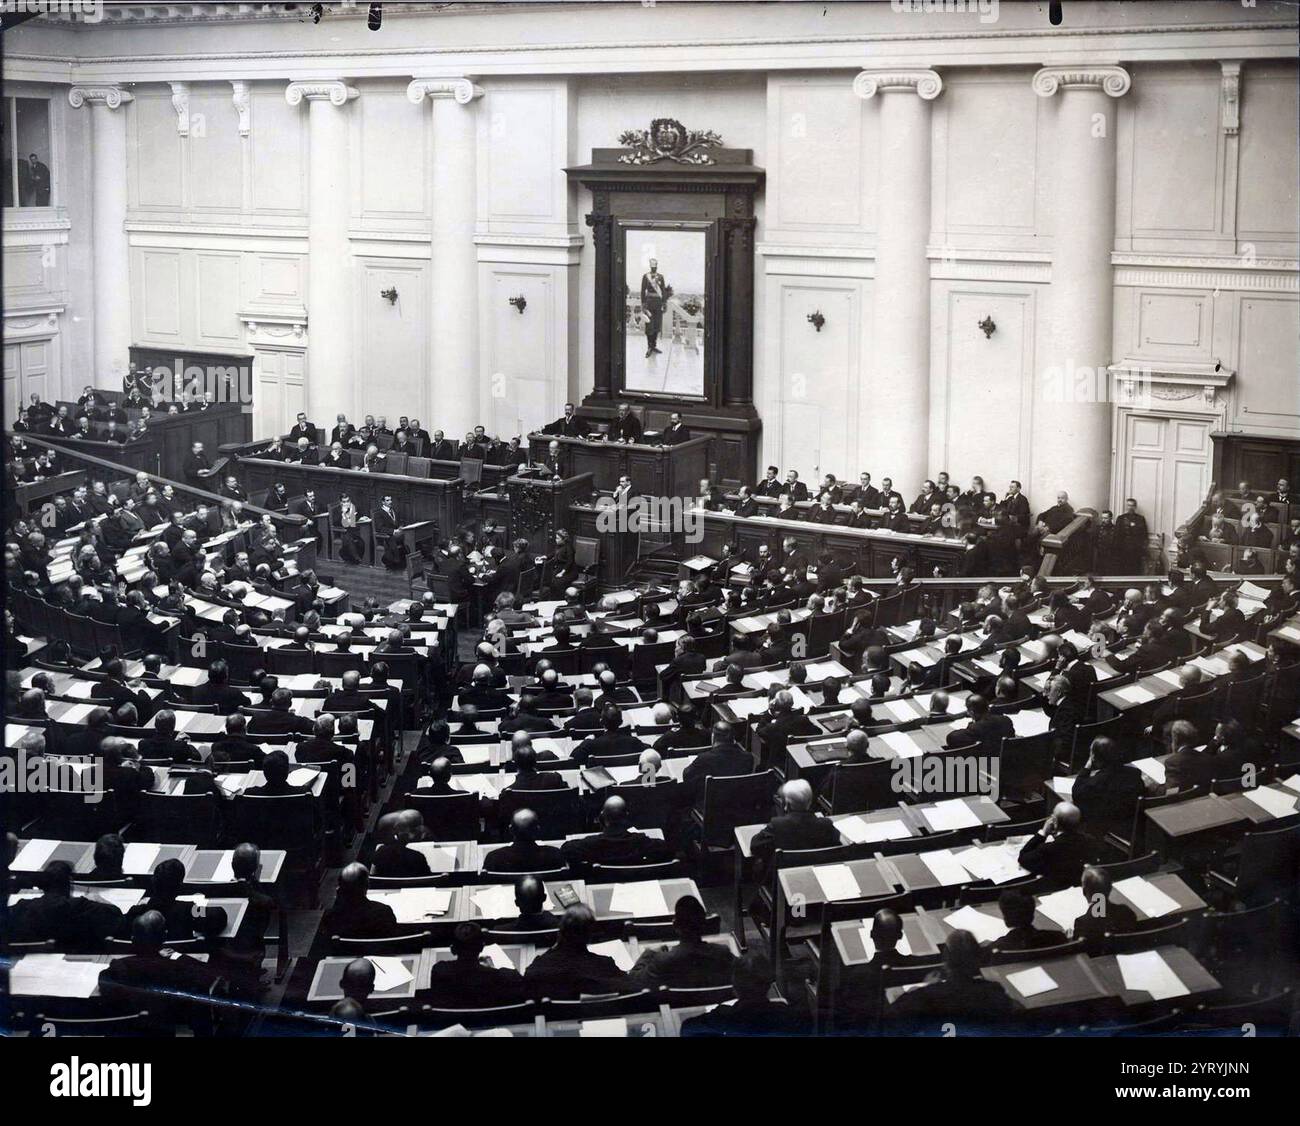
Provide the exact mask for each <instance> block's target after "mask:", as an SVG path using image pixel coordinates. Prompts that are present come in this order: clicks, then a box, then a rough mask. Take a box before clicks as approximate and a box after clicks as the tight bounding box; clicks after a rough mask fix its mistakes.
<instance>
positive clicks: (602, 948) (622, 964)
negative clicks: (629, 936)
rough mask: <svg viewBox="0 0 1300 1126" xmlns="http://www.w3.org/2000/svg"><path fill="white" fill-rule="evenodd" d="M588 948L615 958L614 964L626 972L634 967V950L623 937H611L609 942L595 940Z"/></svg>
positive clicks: (594, 952)
mask: <svg viewBox="0 0 1300 1126" xmlns="http://www.w3.org/2000/svg"><path fill="white" fill-rule="evenodd" d="M587 949H588V950H590V951H591V952H592V953H593V954H600V955H603V956H604V957H606V958H613V959H614V964H615V965H616V966H618V968H619V969H620V970H622V971H623V972H624V973H626V972H627V971H628V970H630V969H631V968H632V951H630V950H629V949H628V948H627V943H626V942H624V941H623V940H622V939H621V938H611V939H610V940H609V941H608V942H593V943H591V944H590V945H589V946H588V947H587Z"/></svg>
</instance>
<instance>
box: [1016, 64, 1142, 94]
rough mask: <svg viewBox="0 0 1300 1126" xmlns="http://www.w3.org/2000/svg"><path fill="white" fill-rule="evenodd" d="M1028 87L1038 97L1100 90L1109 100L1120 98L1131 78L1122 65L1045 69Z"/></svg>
mask: <svg viewBox="0 0 1300 1126" xmlns="http://www.w3.org/2000/svg"><path fill="white" fill-rule="evenodd" d="M1030 85H1032V86H1033V88H1034V93H1035V94H1037V95H1038V96H1039V97H1040V98H1050V97H1051V96H1052V95H1053V94H1055V93H1056V91H1057V90H1060V89H1061V88H1062V87H1064V88H1065V89H1067V90H1101V91H1102V92H1103V93H1105V94H1108V95H1110V97H1112V98H1122V97H1123V96H1124V95H1125V94H1127V93H1128V91H1129V87H1130V86H1132V85H1133V79H1132V77H1131V76H1130V75H1129V72H1128V71H1126V70H1125V69H1124V68H1123V67H1122V66H1088V65H1086V64H1085V65H1083V66H1045V67H1043V68H1042V69H1041V70H1039V71H1037V72H1036V73H1035V74H1034V77H1033V79H1032V80H1031V83H1030Z"/></svg>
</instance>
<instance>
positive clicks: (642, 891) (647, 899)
mask: <svg viewBox="0 0 1300 1126" xmlns="http://www.w3.org/2000/svg"><path fill="white" fill-rule="evenodd" d="M609 909H610V910H611V911H613V912H614V913H616V914H619V915H631V916H633V918H637V919H652V918H661V917H663V916H664V915H671V914H672V910H671V909H670V908H669V906H668V901H667V900H666V899H665V898H664V890H663V888H662V887H660V886H659V882H658V881H657V880H642V881H640V882H637V883H630V884H615V885H614V889H613V891H612V893H611V894H610V897H609Z"/></svg>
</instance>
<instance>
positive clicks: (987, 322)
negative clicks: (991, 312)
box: [979, 316, 998, 340]
mask: <svg viewBox="0 0 1300 1126" xmlns="http://www.w3.org/2000/svg"><path fill="white" fill-rule="evenodd" d="M979 326H980V328H982V329H983V330H984V339H985V340H987V339H988V338H989V337H990V336H992V335H993V334H994V333H995V332H997V330H998V326H997V325H995V324H994V323H993V318H992V317H991V316H988V317H985V318H984V319H983V320H982V321H980V325H979Z"/></svg>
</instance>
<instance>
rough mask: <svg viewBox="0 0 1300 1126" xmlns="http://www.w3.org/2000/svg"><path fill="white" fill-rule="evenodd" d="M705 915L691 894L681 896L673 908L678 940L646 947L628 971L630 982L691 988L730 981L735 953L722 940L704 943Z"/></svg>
mask: <svg viewBox="0 0 1300 1126" xmlns="http://www.w3.org/2000/svg"><path fill="white" fill-rule="evenodd" d="M707 919H708V914H707V912H706V911H705V910H704V904H702V903H701V902H700V901H699V900H698V899H696V898H695V896H693V895H684V896H682V897H681V899H679V900H678V901H677V905H676V906H675V907H674V908H673V932H674V933H675V934H676V935H677V943H676V945H673V946H663V947H660V948H659V949H653V950H647V951H646V952H645V953H644V954H642V955H641V957H640V958H638V959H637V962H636V965H634V966H633V967H632V969H631V970H629V971H628V977H629V978H630V979H631V982H632V984H633V985H635V986H637V987H639V988H642V989H658V988H660V987H661V986H667V987H668V988H674V987H676V988H681V989H694V988H700V987H703V986H709V985H727V984H729V983H730V982H731V975H732V967H733V965H734V963H735V961H736V959H735V956H734V955H733V954H732V953H731V951H730V950H729V949H728V948H727V947H726V946H724V945H723V944H722V943H716V942H705V941H704V927H705V923H706V921H707Z"/></svg>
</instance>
